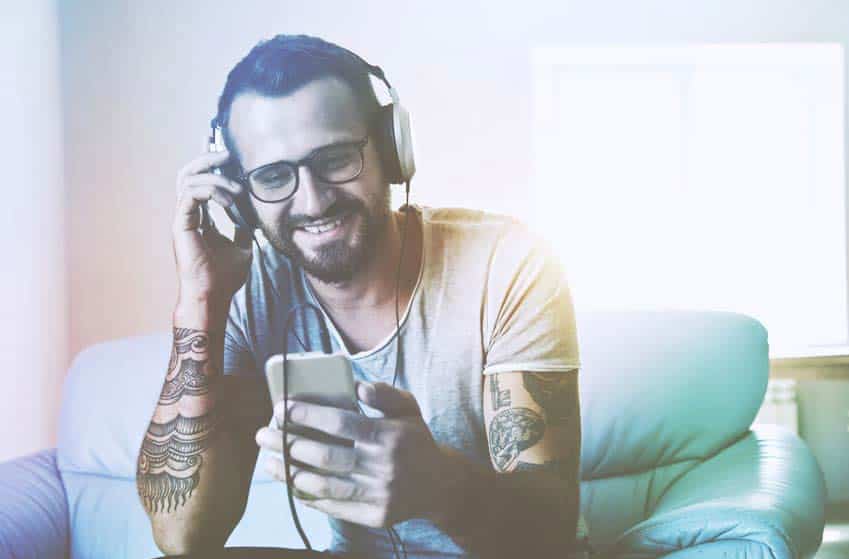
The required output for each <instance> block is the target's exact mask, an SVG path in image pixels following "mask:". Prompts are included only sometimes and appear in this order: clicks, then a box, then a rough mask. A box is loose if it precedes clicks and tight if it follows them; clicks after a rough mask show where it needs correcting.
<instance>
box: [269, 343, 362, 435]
mask: <svg viewBox="0 0 849 559" xmlns="http://www.w3.org/2000/svg"><path fill="white" fill-rule="evenodd" d="M286 375H287V377H288V379H287V380H288V383H287V384H288V389H289V399H290V400H300V401H302V402H310V403H313V404H319V405H322V406H333V407H336V408H342V409H345V410H350V411H359V408H358V406H357V393H356V388H355V384H354V373H353V370H352V369H351V362H350V361H349V360H348V357H347V356H345V355H343V354H341V353H320V352H317V351H313V352H307V353H294V354H289V355H288V356H287V359H286ZM265 378H266V380H267V381H268V392H269V394H270V395H271V403H272V405H276V404H277V403H278V402H282V401H283V356H282V355H272V356H271V357H269V358H268V361H266V363H265ZM289 428H290V431H291V432H292V433H296V432H298V433H300V434H304V436H309V437H310V438H314V439H317V440H320V441H327V442H331V443H334V444H345V445H348V446H353V444H354V443H353V441H351V440H350V439H340V438H339V437H335V436H333V435H329V434H327V433H325V432H323V431H316V430H314V429H309V428H306V427H302V426H298V425H296V424H290V425H289Z"/></svg>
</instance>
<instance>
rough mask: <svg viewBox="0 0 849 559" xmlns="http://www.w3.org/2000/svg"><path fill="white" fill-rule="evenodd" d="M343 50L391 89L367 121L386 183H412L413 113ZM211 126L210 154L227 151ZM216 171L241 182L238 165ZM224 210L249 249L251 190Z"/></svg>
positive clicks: (253, 224) (376, 71)
mask: <svg viewBox="0 0 849 559" xmlns="http://www.w3.org/2000/svg"><path fill="white" fill-rule="evenodd" d="M342 48H343V49H344V47H342ZM344 50H345V51H347V52H348V53H350V54H351V56H353V57H354V58H355V59H357V60H358V61H359V62H360V63H361V64H362V65H363V67H364V68H365V70H366V71H367V72H368V73H369V74H370V75H372V76H375V77H376V78H378V79H379V80H380V81H382V82H383V83H384V84H385V85H386V88H387V89H388V90H389V96H390V98H391V99H392V102H391V103H389V104H388V105H381V106H380V107H379V108H378V110H377V111H375V113H374V114H373V115H371V118H370V119H369V122H368V126H369V133H370V134H372V135H374V137H375V140H376V142H375V143H376V146H377V151H378V156H379V158H380V163H381V167H382V169H383V173H384V177H385V178H386V179H387V181H388V182H389V183H390V184H409V182H410V179H412V178H413V175H414V174H415V172H416V162H415V159H414V158H413V137H412V129H411V127H410V113H409V112H407V109H405V108H404V107H403V106H402V105H401V101H400V99H399V97H398V92H397V91H395V89H394V88H393V87H392V86H391V85H390V84H389V80H387V79H386V75H385V74H384V73H383V70H382V69H381V68H380V66H374V65H372V64H369V63H368V62H366V61H365V60H364V59H363V58H362V57H360V56H359V55H358V54H356V53H354V52H352V51H350V50H348V49H344ZM210 125H211V127H212V133H211V135H210V137H209V147H208V151H210V152H220V151H223V150H224V149H225V145H224V135H223V131H222V128H221V124H220V123H219V122H218V117H215V118H213V119H212V122H211V123H210ZM213 172H215V173H217V174H221V175H223V176H225V177H227V178H229V179H231V180H238V179H237V177H238V175H239V168H238V164H237V163H236V162H235V161H232V162H228V163H226V164H224V165H222V166H221V167H217V168H214V169H213ZM224 211H225V212H226V213H227V215H228V216H229V217H230V219H231V220H232V221H233V223H234V224H235V226H236V234H235V238H234V242H235V243H236V244H237V245H239V246H241V247H242V248H250V241H251V236H252V235H253V231H254V230H255V229H258V228H259V218H258V217H257V215H256V211H255V210H254V207H253V204H252V203H251V201H250V192H249V190H248V189H247V188H245V189H244V191H243V192H242V194H240V195H239V196H237V197H236V199H235V200H234V202H233V204H232V205H230V206H229V207H225V208H224Z"/></svg>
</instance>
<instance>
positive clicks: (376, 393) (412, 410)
mask: <svg viewBox="0 0 849 559" xmlns="http://www.w3.org/2000/svg"><path fill="white" fill-rule="evenodd" d="M357 396H358V397H359V398H360V400H361V401H362V402H363V403H364V404H366V405H367V406H369V407H372V408H375V409H377V410H380V411H382V412H383V413H384V414H385V415H386V417H407V416H418V415H421V414H422V412H421V410H420V409H419V404H418V402H417V401H416V397H415V396H413V395H412V393H410V392H407V391H406V390H401V389H400V388H395V387H393V386H392V385H390V384H387V383H385V382H359V383H357Z"/></svg>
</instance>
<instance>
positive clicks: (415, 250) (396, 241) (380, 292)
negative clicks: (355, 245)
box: [307, 210, 422, 312]
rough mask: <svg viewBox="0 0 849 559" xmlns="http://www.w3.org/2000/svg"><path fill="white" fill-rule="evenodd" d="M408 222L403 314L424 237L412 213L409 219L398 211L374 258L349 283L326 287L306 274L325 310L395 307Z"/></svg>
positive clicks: (328, 284) (374, 250)
mask: <svg viewBox="0 0 849 559" xmlns="http://www.w3.org/2000/svg"><path fill="white" fill-rule="evenodd" d="M407 218H409V219H411V220H413V222H412V223H410V224H409V226H408V228H407V231H406V234H407V238H406V241H405V245H404V255H403V257H404V261H403V262H402V263H401V282H400V290H399V293H398V295H399V300H400V304H401V305H402V312H403V305H404V303H405V301H406V300H407V296H408V295H409V294H411V293H412V289H413V287H414V286H415V281H416V279H417V277H418V272H419V266H420V262H421V244H422V243H421V233H420V231H419V230H418V227H416V223H415V217H414V216H413V215H412V210H410V213H409V214H407V215H405V214H404V213H403V212H397V211H393V212H392V213H391V214H390V216H389V220H388V223H387V224H386V230H385V232H384V234H383V235H381V239H380V240H379V241H378V243H377V244H376V245H375V247H374V248H373V253H372V254H373V256H372V258H370V259H369V260H368V262H367V263H366V264H365V265H364V266H363V267H362V268H361V269H360V270H359V271H358V272H357V273H356V274H355V275H354V277H353V278H351V280H350V281H347V282H342V283H324V282H322V281H320V280H319V279H317V278H315V277H313V276H310V275H309V274H307V277H308V278H309V281H310V284H311V285H312V288H313V291H314V292H315V293H316V295H317V296H318V298H319V300H320V301H321V302H322V303H323V304H324V305H325V307H329V309H328V310H332V309H337V310H358V309H368V308H375V307H382V306H386V305H394V304H395V291H396V284H397V279H398V276H397V274H398V259H399V257H400V256H401V236H402V233H403V229H404V227H405V225H406V219H407Z"/></svg>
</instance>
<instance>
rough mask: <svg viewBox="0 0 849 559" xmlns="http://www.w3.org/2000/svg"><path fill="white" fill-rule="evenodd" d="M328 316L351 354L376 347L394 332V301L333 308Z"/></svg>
mask: <svg viewBox="0 0 849 559" xmlns="http://www.w3.org/2000/svg"><path fill="white" fill-rule="evenodd" d="M399 312H401V311H399ZM330 318H331V320H332V321H333V325H334V326H336V330H337V332H338V333H339V335H340V337H341V338H342V340H343V341H344V342H345V346H346V347H347V349H348V352H349V353H351V354H354V353H359V352H361V351H365V350H368V349H371V348H373V347H376V346H377V345H378V344H380V342H382V341H383V340H385V339H386V338H388V337H389V336H391V335H392V334H393V333H394V332H395V326H396V324H395V304H394V301H393V303H392V304H391V305H384V306H381V307H373V308H368V309H356V310H334V311H333V313H332V315H331V316H330Z"/></svg>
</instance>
